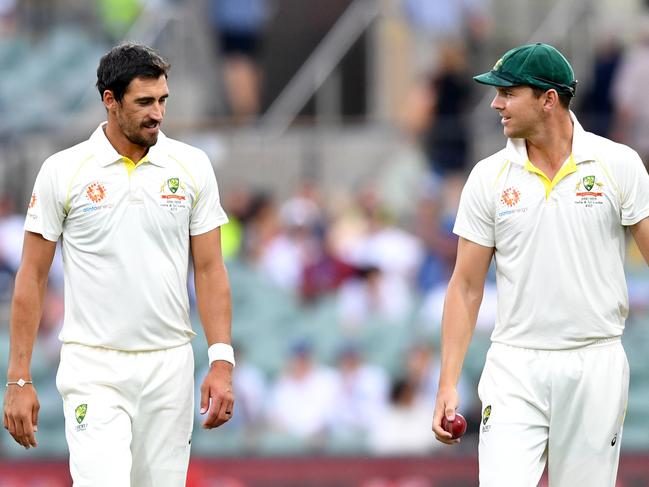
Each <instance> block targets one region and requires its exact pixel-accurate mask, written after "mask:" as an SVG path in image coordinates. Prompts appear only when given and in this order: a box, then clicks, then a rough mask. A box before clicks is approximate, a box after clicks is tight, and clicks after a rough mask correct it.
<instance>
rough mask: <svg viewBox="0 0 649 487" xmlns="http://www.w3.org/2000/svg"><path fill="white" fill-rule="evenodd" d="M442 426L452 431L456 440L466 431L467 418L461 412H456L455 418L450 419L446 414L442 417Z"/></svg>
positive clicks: (452, 437)
mask: <svg viewBox="0 0 649 487" xmlns="http://www.w3.org/2000/svg"><path fill="white" fill-rule="evenodd" d="M442 428H443V429H444V430H445V431H448V432H449V433H451V435H452V436H451V439H453V440H456V439H458V438H460V437H461V436H462V435H464V433H466V419H464V416H462V415H461V414H458V413H455V419H454V420H453V421H449V420H447V419H446V416H444V417H443V418H442Z"/></svg>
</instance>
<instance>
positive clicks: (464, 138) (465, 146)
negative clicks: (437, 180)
mask: <svg viewBox="0 0 649 487" xmlns="http://www.w3.org/2000/svg"><path fill="white" fill-rule="evenodd" d="M466 64H467V58H466V51H465V48H464V46H463V45H462V43H460V42H457V43H453V44H446V45H445V46H443V48H442V49H441V50H440V62H439V66H438V67H437V69H436V70H435V71H434V72H433V75H432V79H431V86H430V89H431V90H433V92H434V93H435V99H436V100H437V102H436V103H435V110H434V116H433V123H432V124H431V125H430V128H429V130H428V132H427V136H426V148H427V152H428V154H429V158H430V164H431V168H432V170H433V171H434V172H435V173H436V174H438V175H439V176H442V177H450V176H459V177H461V178H462V179H464V171H465V170H466V166H467V162H468V156H469V149H470V145H469V139H470V133H469V123H468V110H469V108H470V107H471V101H472V94H473V86H472V85H471V84H470V81H471V78H470V76H469V75H468V73H467V70H466V69H467V65H466Z"/></svg>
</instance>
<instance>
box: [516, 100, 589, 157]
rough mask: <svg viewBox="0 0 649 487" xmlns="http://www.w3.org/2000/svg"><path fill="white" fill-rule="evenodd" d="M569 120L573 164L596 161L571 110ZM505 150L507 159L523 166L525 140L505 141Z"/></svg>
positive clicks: (586, 135) (525, 149)
mask: <svg viewBox="0 0 649 487" xmlns="http://www.w3.org/2000/svg"><path fill="white" fill-rule="evenodd" d="M570 119H571V120H572V123H573V127H574V130H573V134H572V157H573V159H574V161H575V163H576V164H579V163H582V162H589V161H594V160H596V156H595V151H594V148H593V147H592V141H589V137H588V132H586V131H585V130H584V128H583V127H582V126H581V124H580V123H579V121H578V120H577V117H576V116H575V114H574V113H573V112H572V110H571V111H570ZM589 142H590V143H589ZM505 150H506V153H507V158H508V159H509V160H510V161H511V162H513V163H515V164H519V165H521V166H525V164H526V163H527V161H528V159H529V156H528V155H527V145H526V144H525V139H507V146H506V147H505Z"/></svg>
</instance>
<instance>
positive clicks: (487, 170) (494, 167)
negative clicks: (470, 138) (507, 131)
mask: <svg viewBox="0 0 649 487" xmlns="http://www.w3.org/2000/svg"><path fill="white" fill-rule="evenodd" d="M509 156H510V154H509V151H508V150H507V149H506V148H504V149H501V150H499V151H498V152H496V153H495V154H492V155H490V156H489V157H486V158H484V159H482V160H480V161H478V163H477V164H476V165H475V166H473V169H471V173H470V175H469V180H470V181H473V182H474V183H478V182H483V183H485V184H493V183H494V182H495V181H496V180H497V179H498V177H499V176H500V175H501V174H502V173H503V172H504V171H505V169H506V168H507V166H508V165H509V164H511V157H509Z"/></svg>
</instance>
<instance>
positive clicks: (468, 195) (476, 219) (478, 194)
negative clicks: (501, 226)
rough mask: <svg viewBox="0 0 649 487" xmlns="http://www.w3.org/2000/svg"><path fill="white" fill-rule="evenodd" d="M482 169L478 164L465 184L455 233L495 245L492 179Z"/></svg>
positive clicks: (484, 244) (485, 244)
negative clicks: (483, 173)
mask: <svg viewBox="0 0 649 487" xmlns="http://www.w3.org/2000/svg"><path fill="white" fill-rule="evenodd" d="M480 169H481V167H480V165H479V164H478V165H476V167H474V168H473V170H472V171H471V174H470V175H469V178H468V179H467V182H466V184H465V185H464V189H463V190H462V196H461V197H460V205H459V208H458V212H457V218H456V219H455V226H454V227H453V233H455V234H456V235H458V236H460V237H463V238H465V239H467V240H470V241H472V242H475V243H477V244H479V245H483V246H485V247H495V244H496V242H495V220H494V205H493V198H492V195H491V191H490V188H491V183H492V181H491V179H490V178H487V177H484V176H483V175H482V174H481V172H482V171H481V170H480Z"/></svg>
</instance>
